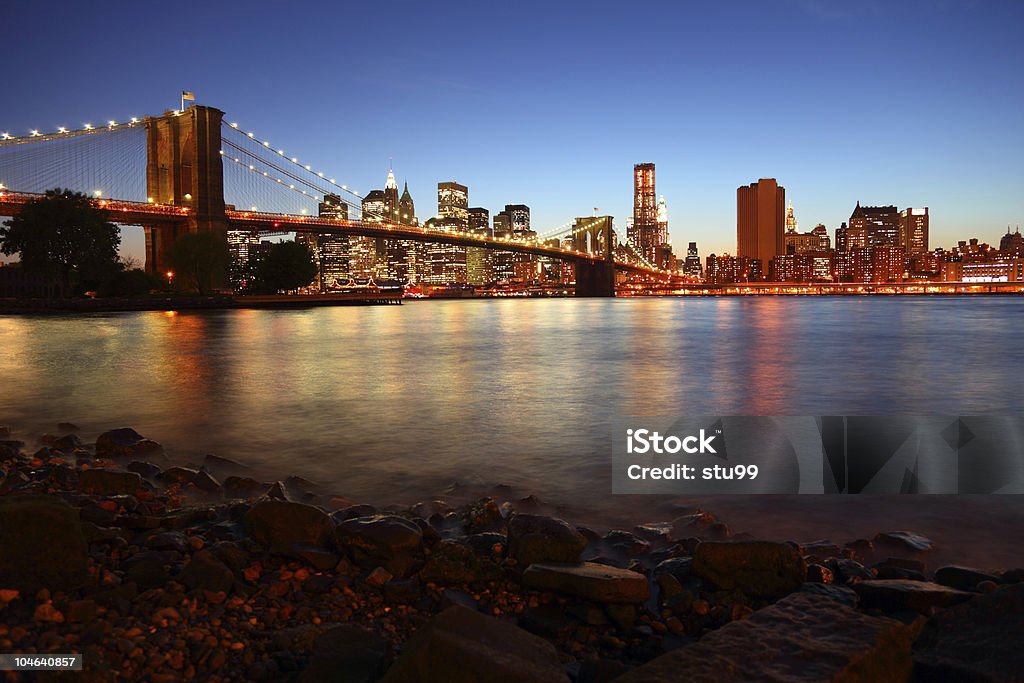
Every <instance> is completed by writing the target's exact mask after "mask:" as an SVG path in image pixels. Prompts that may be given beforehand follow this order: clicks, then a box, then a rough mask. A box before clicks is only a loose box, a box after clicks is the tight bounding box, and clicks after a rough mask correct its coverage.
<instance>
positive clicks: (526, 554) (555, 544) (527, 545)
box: [508, 514, 587, 567]
mask: <svg viewBox="0 0 1024 683" xmlns="http://www.w3.org/2000/svg"><path fill="white" fill-rule="evenodd" d="M586 546H587V541H586V539H585V538H583V535H582V534H580V532H578V531H576V529H574V528H573V527H571V526H569V524H568V523H567V522H565V521H563V520H561V519H556V518H554V517H543V516H540V515H523V514H517V515H513V516H512V519H511V520H509V523H508V552H509V555H511V556H512V557H514V558H516V561H517V562H518V563H519V565H520V566H521V567H527V566H529V565H531V564H533V563H535V562H576V561H577V560H579V557H580V553H581V552H583V549H584V548H585V547H586Z"/></svg>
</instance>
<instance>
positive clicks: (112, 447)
mask: <svg viewBox="0 0 1024 683" xmlns="http://www.w3.org/2000/svg"><path fill="white" fill-rule="evenodd" d="M163 450H164V449H163V446H161V445H160V444H158V443H157V442H156V441H151V440H150V439H147V438H146V437H144V436H142V435H141V434H139V433H138V432H137V431H135V430H134V429H131V428H130V427H123V428H121V429H112V430H110V431H109V432H103V433H102V434H100V435H99V437H97V439H96V455H97V456H98V457H105V458H106V457H121V458H142V459H144V458H145V456H147V455H152V454H154V453H159V454H161V455H162V454H163Z"/></svg>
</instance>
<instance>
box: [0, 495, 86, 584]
mask: <svg viewBox="0 0 1024 683" xmlns="http://www.w3.org/2000/svg"><path fill="white" fill-rule="evenodd" d="M87 552H88V546H87V545H86V541H85V536H84V535H83V533H82V528H81V525H80V524H79V518H78V512H77V511H76V510H75V509H74V508H73V507H71V506H70V505H68V504H67V503H66V502H64V501H63V500H60V499H56V498H50V497H44V496H15V497H3V498H0V577H2V579H0V583H2V584H3V585H2V586H0V587H2V588H5V589H16V590H20V591H22V592H32V591H36V590H39V589H40V588H49V589H51V590H52V589H58V590H71V589H74V588H78V587H79V586H81V585H82V584H84V583H85V579H86V553H87Z"/></svg>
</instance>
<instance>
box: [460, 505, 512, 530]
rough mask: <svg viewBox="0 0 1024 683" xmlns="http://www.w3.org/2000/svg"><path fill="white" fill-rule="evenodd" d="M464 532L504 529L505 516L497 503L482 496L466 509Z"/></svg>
mask: <svg viewBox="0 0 1024 683" xmlns="http://www.w3.org/2000/svg"><path fill="white" fill-rule="evenodd" d="M465 529H466V533H470V534H479V533H481V532H484V531H504V530H505V518H504V517H502V515H501V510H500V509H499V508H498V504H497V503H495V502H494V501H493V500H492V499H490V498H482V499H480V500H478V501H477V502H475V503H473V504H472V505H470V506H469V508H468V509H467V510H466V522H465Z"/></svg>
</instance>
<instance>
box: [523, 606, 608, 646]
mask: <svg viewBox="0 0 1024 683" xmlns="http://www.w3.org/2000/svg"><path fill="white" fill-rule="evenodd" d="M593 609H594V611H595V612H596V613H597V614H600V615H601V616H602V617H603V616H604V614H603V613H602V612H601V610H600V609H597V608H596V607H595V608H593ZM517 623H518V624H519V627H520V628H523V629H526V630H527V631H529V632H530V633H533V634H535V635H538V636H541V637H542V638H551V639H554V638H564V637H565V636H568V635H569V634H570V633H571V632H572V630H573V628H574V627H575V624H574V623H573V622H572V621H571V620H570V619H569V617H568V616H567V611H566V610H564V609H561V608H559V607H557V606H556V605H538V606H537V607H528V608H527V609H526V610H524V611H523V614H522V616H520V617H519V619H518V621H517Z"/></svg>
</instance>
